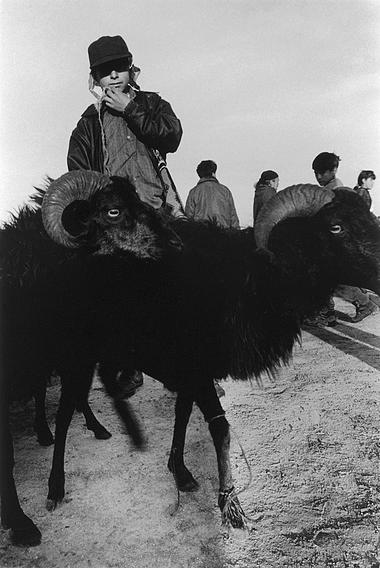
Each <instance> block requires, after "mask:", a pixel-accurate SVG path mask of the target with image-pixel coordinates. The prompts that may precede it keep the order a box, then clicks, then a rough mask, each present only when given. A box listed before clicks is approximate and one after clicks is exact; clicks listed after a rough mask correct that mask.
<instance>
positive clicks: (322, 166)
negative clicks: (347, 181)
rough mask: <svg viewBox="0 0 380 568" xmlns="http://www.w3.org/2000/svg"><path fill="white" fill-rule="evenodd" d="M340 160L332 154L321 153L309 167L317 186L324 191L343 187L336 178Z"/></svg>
mask: <svg viewBox="0 0 380 568" xmlns="http://www.w3.org/2000/svg"><path fill="white" fill-rule="evenodd" d="M339 162H340V158H339V156H337V155H336V154H334V153H333V152H321V154H318V156H317V157H316V158H314V160H313V163H312V165H311V167H312V168H313V170H314V174H315V177H316V179H317V182H318V183H319V185H321V186H322V187H324V188H326V189H335V188H336V187H343V183H342V182H341V181H340V179H338V178H337V177H336V172H337V170H338V167H339Z"/></svg>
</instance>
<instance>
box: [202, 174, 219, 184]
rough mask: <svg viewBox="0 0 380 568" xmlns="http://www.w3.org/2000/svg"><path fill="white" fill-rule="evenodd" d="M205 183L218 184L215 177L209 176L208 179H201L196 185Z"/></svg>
mask: <svg viewBox="0 0 380 568" xmlns="http://www.w3.org/2000/svg"><path fill="white" fill-rule="evenodd" d="M206 181H215V182H216V183H219V182H218V180H217V179H216V177H215V176H210V177H203V178H201V179H200V180H199V181H198V183H197V185H199V184H200V183H204V182H206Z"/></svg>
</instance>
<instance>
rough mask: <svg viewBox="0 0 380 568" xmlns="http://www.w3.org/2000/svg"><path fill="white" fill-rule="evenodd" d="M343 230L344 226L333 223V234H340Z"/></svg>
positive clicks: (331, 231)
mask: <svg viewBox="0 0 380 568" xmlns="http://www.w3.org/2000/svg"><path fill="white" fill-rule="evenodd" d="M341 232H342V227H341V226H340V225H332V226H331V227H330V233H332V234H333V235H338V234H339V233H341Z"/></svg>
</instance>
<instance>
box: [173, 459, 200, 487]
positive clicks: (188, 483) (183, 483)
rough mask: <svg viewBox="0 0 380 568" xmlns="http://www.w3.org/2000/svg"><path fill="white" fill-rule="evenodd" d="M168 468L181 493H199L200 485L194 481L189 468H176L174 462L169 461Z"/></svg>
mask: <svg viewBox="0 0 380 568" xmlns="http://www.w3.org/2000/svg"><path fill="white" fill-rule="evenodd" d="M168 468H169V471H170V472H171V473H172V474H173V477H174V480H175V483H176V486H177V488H178V490H179V491H183V492H185V493H191V492H193V491H198V489H199V483H198V481H196V480H195V479H194V477H193V476H192V474H191V473H190V471H189V470H188V469H187V467H184V466H182V467H181V468H178V467H175V465H174V463H173V461H172V460H171V459H169V462H168Z"/></svg>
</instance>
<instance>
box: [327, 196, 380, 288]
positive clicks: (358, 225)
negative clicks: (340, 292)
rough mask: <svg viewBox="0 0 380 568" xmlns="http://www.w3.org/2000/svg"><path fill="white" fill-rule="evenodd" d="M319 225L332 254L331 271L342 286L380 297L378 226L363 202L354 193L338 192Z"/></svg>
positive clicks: (379, 233)
mask: <svg viewBox="0 0 380 568" xmlns="http://www.w3.org/2000/svg"><path fill="white" fill-rule="evenodd" d="M335 193H336V197H335V199H334V200H333V202H332V203H331V204H329V205H327V206H325V207H324V208H323V209H322V210H321V211H320V213H319V214H318V216H319V221H320V223H321V227H322V230H323V231H324V233H325V235H326V236H327V238H328V239H329V243H330V246H331V249H332V251H333V252H334V268H335V269H336V270H337V271H338V275H339V279H340V281H341V283H342V284H349V285H352V286H360V287H363V288H368V289H369V290H373V291H374V292H376V293H380V222H379V219H378V218H377V217H375V216H374V215H373V214H372V213H370V212H369V210H368V208H367V206H366V204H365V202H364V200H362V198H361V197H360V196H358V195H356V194H355V193H353V192H349V191H347V190H340V191H339V190H337V191H336V192H335Z"/></svg>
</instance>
